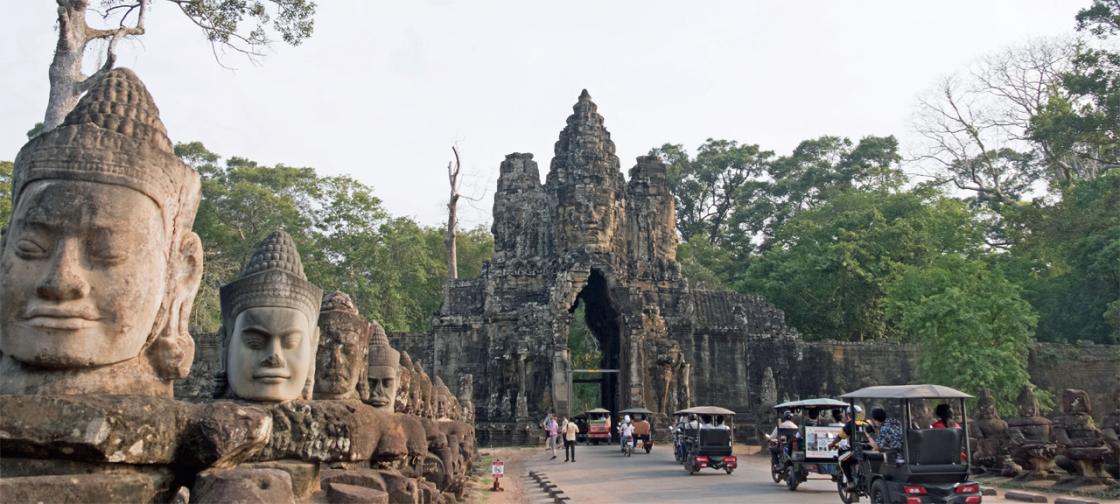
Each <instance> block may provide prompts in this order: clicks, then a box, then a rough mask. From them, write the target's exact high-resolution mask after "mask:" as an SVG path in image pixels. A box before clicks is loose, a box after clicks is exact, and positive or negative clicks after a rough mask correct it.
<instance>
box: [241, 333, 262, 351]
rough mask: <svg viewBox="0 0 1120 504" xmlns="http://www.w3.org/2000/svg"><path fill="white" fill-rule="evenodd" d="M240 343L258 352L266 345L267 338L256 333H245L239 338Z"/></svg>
mask: <svg viewBox="0 0 1120 504" xmlns="http://www.w3.org/2000/svg"><path fill="white" fill-rule="evenodd" d="M241 341H243V342H244V343H245V346H247V347H249V348H251V349H253V350H260V349H262V348H264V347H265V344H266V343H268V336H267V335H265V334H262V333H260V332H257V331H246V332H245V334H244V335H243V336H242V337H241Z"/></svg>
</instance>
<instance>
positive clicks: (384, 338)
mask: <svg viewBox="0 0 1120 504" xmlns="http://www.w3.org/2000/svg"><path fill="white" fill-rule="evenodd" d="M370 325H371V326H373V332H372V333H371V334H370V336H369V366H370V367H378V366H387V367H399V366H400V363H401V353H400V352H398V351H397V350H396V349H394V348H393V347H391V346H389V336H388V335H387V334H385V328H383V327H381V324H378V323H377V321H372V322H370Z"/></svg>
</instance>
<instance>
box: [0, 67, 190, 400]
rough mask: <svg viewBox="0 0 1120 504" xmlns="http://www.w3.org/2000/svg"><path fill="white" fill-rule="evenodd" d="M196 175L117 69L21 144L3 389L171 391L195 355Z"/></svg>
mask: <svg viewBox="0 0 1120 504" xmlns="http://www.w3.org/2000/svg"><path fill="white" fill-rule="evenodd" d="M199 184H200V182H199V176H198V174H197V173H196V172H194V170H192V169H191V168H190V167H188V166H187V165H185V164H184V163H183V162H181V161H180V160H179V159H178V158H176V157H175V154H174V152H173V150H172V146H171V141H170V140H169V139H168V137H167V133H166V130H165V129H164V127H163V123H162V122H160V119H159V110H158V109H157V108H156V106H155V103H154V102H153V101H152V97H151V95H150V94H148V91H147V89H146V88H145V87H144V84H143V83H141V82H140V80H139V78H137V77H136V75H135V74H134V73H132V71H130V70H128V69H123V68H118V69H114V70H112V71H110V72H109V74H108V75H107V76H106V77H105V78H104V79H102V80H101V81H99V82H98V83H97V85H95V86H94V87H93V88H92V89H90V90H89V92H88V93H87V94H86V95H85V96H84V97H82V99H81V100H80V101H79V102H78V105H77V106H76V107H75V108H74V110H73V111H72V112H70V114H69V115H67V117H66V120H65V121H64V122H63V124H62V125H61V126H59V127H58V128H55V129H53V130H50V131H48V132H46V133H43V134H41V135H39V136H36V137H35V138H33V139H31V140H30V141H29V142H27V144H26V145H24V147H23V149H21V150H20V152H19V155H17V156H16V161H15V166H14V169H13V174H12V204H13V212H12V220H11V223H10V225H9V226H8V231H7V232H6V233H5V234H4V236H3V238H2V239H0V353H2V354H3V357H2V358H0V393H3V394H139V395H154V396H167V397H170V396H171V394H172V386H171V382H172V381H173V380H177V379H182V378H184V377H186V375H187V373H188V372H189V370H190V365H191V361H192V360H193V357H194V341H193V340H192V339H191V337H190V335H189V334H188V332H187V321H188V319H189V317H190V312H191V307H192V305H193V302H194V297H195V294H196V292H197V290H198V286H199V282H200V281H201V278H202V243H201V242H200V240H199V238H198V235H197V234H195V233H194V232H192V231H191V228H192V226H193V223H194V217H195V212H196V211H197V208H198V203H199V198H200V190H199V187H200V186H199Z"/></svg>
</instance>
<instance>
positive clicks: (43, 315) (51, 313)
mask: <svg viewBox="0 0 1120 504" xmlns="http://www.w3.org/2000/svg"><path fill="white" fill-rule="evenodd" d="M100 320H101V317H99V316H98V315H97V311H96V310H94V309H92V308H90V307H87V306H81V305H78V306H72V307H71V306H65V305H63V306H57V305H42V304H34V305H32V306H30V307H28V308H27V310H26V311H25V312H24V315H23V325H27V326H31V327H34V328H36V329H51V330H56V331H80V330H82V329H88V328H90V327H93V326H94V325H96V324H97V322H98V321H100Z"/></svg>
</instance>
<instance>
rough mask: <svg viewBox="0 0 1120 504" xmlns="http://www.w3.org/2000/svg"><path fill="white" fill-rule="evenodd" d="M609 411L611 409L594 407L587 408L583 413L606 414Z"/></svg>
mask: <svg viewBox="0 0 1120 504" xmlns="http://www.w3.org/2000/svg"><path fill="white" fill-rule="evenodd" d="M610 412H611V410H608V409H603V408H595V409H589V410H587V411H585V412H584V413H585V414H586V413H607V414H610Z"/></svg>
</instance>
